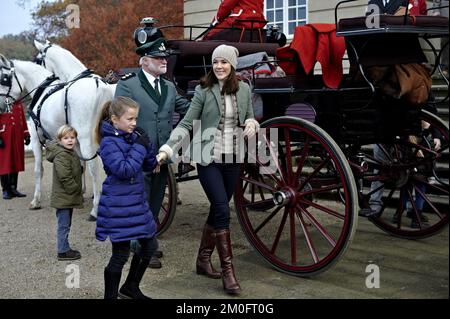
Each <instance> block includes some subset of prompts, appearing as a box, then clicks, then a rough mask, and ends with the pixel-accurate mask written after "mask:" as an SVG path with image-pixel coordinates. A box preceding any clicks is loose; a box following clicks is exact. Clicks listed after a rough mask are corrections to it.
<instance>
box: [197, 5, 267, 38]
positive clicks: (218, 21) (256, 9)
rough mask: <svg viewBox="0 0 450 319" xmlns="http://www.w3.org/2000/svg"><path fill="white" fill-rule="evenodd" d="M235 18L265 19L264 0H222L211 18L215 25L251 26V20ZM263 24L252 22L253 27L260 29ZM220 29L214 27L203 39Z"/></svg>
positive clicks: (222, 26)
mask: <svg viewBox="0 0 450 319" xmlns="http://www.w3.org/2000/svg"><path fill="white" fill-rule="evenodd" d="M237 20H260V21H266V19H265V17H264V0H222V3H221V4H220V7H219V9H218V11H217V14H216V16H215V17H214V20H213V24H214V25H215V27H220V28H231V27H236V28H246V29H250V28H251V27H252V23H251V22H237ZM265 25H266V23H265V22H263V23H253V29H262V28H264V26H265ZM220 31H223V30H222V29H217V28H214V29H212V30H211V31H209V32H208V34H207V35H206V36H205V37H204V39H207V37H210V36H211V35H213V34H215V33H217V32H220Z"/></svg>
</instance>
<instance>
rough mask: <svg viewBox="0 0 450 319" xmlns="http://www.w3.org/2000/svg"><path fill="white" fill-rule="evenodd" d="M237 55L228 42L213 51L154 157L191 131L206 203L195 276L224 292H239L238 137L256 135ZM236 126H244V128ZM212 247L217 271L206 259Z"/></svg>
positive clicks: (240, 151)
mask: <svg viewBox="0 0 450 319" xmlns="http://www.w3.org/2000/svg"><path fill="white" fill-rule="evenodd" d="M238 54H239V52H238V50H237V49H236V48H235V47H232V46H228V45H220V46H218V47H217V48H216V49H215V50H214V52H213V54H212V64H213V68H212V70H211V71H210V72H209V73H208V74H207V75H206V76H205V77H204V78H203V79H202V80H201V84H200V85H199V86H197V87H196V90H195V95H194V97H193V98H192V101H191V106H190V108H189V110H188V112H187V114H186V116H185V117H184V118H183V120H182V121H181V122H180V124H179V125H178V126H177V127H176V128H175V130H174V131H173V132H172V134H171V135H170V138H169V140H168V141H167V143H166V144H165V145H163V146H161V148H160V150H159V151H160V152H159V154H158V156H157V159H158V161H159V162H163V161H165V160H167V159H168V158H170V157H172V155H173V154H174V150H176V149H177V148H178V147H179V146H180V145H181V144H182V143H183V142H182V141H183V139H184V138H187V137H188V136H189V133H190V132H191V131H194V137H193V142H192V154H191V155H192V160H193V161H195V162H197V171H198V176H199V179H200V183H201V185H202V187H203V190H204V191H205V193H206V195H207V197H208V200H209V202H210V210H209V216H208V219H207V221H206V224H205V226H204V228H203V235H202V239H201V242H200V249H199V252H198V256H197V262H196V270H197V274H200V275H205V276H207V277H210V278H217V279H218V278H222V283H223V288H224V290H225V291H226V292H227V293H229V294H238V293H239V292H240V291H241V287H240V285H239V283H238V281H237V279H236V276H235V273H234V267H233V264H232V251H231V240H230V208H229V201H230V199H231V196H232V195H233V191H234V188H235V186H236V183H237V182H238V179H239V173H240V164H239V163H241V160H240V159H242V157H243V154H244V153H245V150H244V149H243V138H244V136H247V137H252V136H253V135H255V133H256V131H257V129H258V127H259V124H258V122H257V121H256V120H255V119H254V115H253V106H252V99H251V90H250V87H249V86H248V85H247V84H245V83H243V82H241V81H239V80H238V79H237V77H236V71H235V70H236V65H237V57H238ZM198 125H200V129H198V130H197V126H198ZM241 127H242V128H244V127H245V129H244V132H243V133H242V132H241ZM180 138H181V139H180ZM184 155H186V154H184ZM215 246H217V251H218V253H219V257H220V263H221V267H222V272H221V273H220V272H217V271H216V270H214V268H213V267H212V264H211V254H212V252H213V250H214V247H215Z"/></svg>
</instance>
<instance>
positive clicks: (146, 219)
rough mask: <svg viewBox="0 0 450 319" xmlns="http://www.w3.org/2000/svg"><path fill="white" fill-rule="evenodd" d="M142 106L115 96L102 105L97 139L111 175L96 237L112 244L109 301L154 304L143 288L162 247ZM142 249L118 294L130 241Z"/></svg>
mask: <svg viewBox="0 0 450 319" xmlns="http://www.w3.org/2000/svg"><path fill="white" fill-rule="evenodd" d="M138 113H139V105H138V104H137V103H136V102H135V101H133V100H132V99H130V98H126V97H120V96H119V97H116V98H115V99H114V100H112V101H111V102H108V103H106V104H105V105H104V106H103V109H102V112H101V116H100V119H99V122H98V125H97V129H96V135H97V140H98V142H99V144H100V149H99V154H100V157H101V159H102V161H103V167H104V170H105V172H106V175H107V177H106V180H105V181H104V182H103V188H102V195H101V197H100V203H99V207H98V216H97V229H96V237H97V239H98V240H100V241H104V240H106V239H107V237H109V239H110V240H111V242H112V256H111V259H110V260H109V263H108V265H107V266H106V268H105V271H104V276H105V299H109V298H113V299H116V298H117V296H118V295H119V296H120V297H122V298H131V299H150V298H149V297H147V296H145V295H144V294H143V293H142V292H141V291H140V289H139V283H140V281H141V280H142V277H143V275H144V272H145V270H146V269H147V266H148V264H149V262H150V258H151V256H152V255H153V253H154V251H155V250H156V249H157V247H158V242H157V240H156V237H155V234H156V223H155V221H154V219H153V214H152V213H151V211H150V208H149V206H148V203H147V195H146V192H145V189H144V175H143V171H153V170H154V169H155V168H156V167H157V162H156V158H155V149H154V147H153V145H152V144H151V143H150V140H149V137H148V136H147V135H146V134H145V132H144V131H143V130H141V129H139V128H137V127H136V120H137V116H138ZM131 240H138V241H139V243H140V245H141V247H142V249H141V251H140V252H139V254H137V253H135V254H134V256H133V258H132V260H131V266H130V271H129V273H128V276H127V279H126V281H125V283H124V284H123V286H122V287H121V288H120V290H119V291H118V287H119V283H120V277H121V274H122V269H123V266H124V265H125V263H126V262H127V260H128V257H129V254H130V241H131Z"/></svg>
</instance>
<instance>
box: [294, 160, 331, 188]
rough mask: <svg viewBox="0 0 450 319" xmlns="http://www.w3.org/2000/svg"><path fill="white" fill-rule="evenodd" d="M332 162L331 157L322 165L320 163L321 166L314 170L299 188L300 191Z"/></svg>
mask: <svg viewBox="0 0 450 319" xmlns="http://www.w3.org/2000/svg"><path fill="white" fill-rule="evenodd" d="M330 161H331V158H330V157H328V158H327V159H325V160H323V161H322V163H320V164H319V166H317V167H316V168H315V169H314V171H313V172H312V173H311V174H310V175H309V176H308V177H307V178H306V179H305V180H304V181H303V182H302V183H301V184H300V186H299V188H298V189H302V188H303V187H305V185H306V184H308V183H309V182H310V181H311V179H312V178H313V177H315V176H316V175H317V174H318V173H319V172H320V170H321V169H322V168H323V167H324V166H325V165H326V164H328V163H329V162H330Z"/></svg>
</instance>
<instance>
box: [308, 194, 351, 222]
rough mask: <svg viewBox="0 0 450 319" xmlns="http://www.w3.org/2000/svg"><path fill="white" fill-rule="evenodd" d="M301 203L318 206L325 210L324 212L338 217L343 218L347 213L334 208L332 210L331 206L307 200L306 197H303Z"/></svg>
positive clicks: (319, 208)
mask: <svg viewBox="0 0 450 319" xmlns="http://www.w3.org/2000/svg"><path fill="white" fill-rule="evenodd" d="M300 203H303V204H306V205H309V206H312V207H314V208H317V209H318V210H320V211H323V212H325V213H327V214H329V215H331V216H334V217H337V218H339V219H342V220H344V219H345V215H342V214H339V213H338V212H335V211H334V210H332V209H330V208H327V207H325V206H322V205H319V204H317V203H314V202H311V201H309V200H307V199H306V198H302V199H301V200H300Z"/></svg>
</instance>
